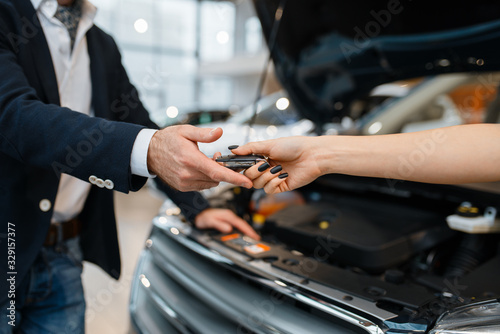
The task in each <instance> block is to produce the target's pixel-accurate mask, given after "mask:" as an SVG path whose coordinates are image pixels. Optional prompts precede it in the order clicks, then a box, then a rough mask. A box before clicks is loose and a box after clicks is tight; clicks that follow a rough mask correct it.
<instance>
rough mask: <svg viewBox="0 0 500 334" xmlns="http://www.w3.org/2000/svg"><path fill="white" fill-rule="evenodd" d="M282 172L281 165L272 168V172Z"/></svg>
mask: <svg viewBox="0 0 500 334" xmlns="http://www.w3.org/2000/svg"><path fill="white" fill-rule="evenodd" d="M279 172H281V165H278V166H276V167H273V168H271V174H276V173H279Z"/></svg>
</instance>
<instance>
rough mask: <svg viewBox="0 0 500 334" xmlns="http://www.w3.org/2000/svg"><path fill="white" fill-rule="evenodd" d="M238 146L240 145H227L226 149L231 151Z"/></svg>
mask: <svg viewBox="0 0 500 334" xmlns="http://www.w3.org/2000/svg"><path fill="white" fill-rule="evenodd" d="M238 147H240V145H231V146H228V147H227V148H228V150H230V151H232V150H235V149H237V148H238Z"/></svg>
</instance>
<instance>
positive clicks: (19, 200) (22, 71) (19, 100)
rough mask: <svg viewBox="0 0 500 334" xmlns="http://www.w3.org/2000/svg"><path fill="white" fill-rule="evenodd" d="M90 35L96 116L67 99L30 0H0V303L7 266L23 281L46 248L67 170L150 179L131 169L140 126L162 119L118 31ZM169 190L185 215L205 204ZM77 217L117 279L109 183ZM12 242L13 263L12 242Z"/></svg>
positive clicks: (86, 239)
mask: <svg viewBox="0 0 500 334" xmlns="http://www.w3.org/2000/svg"><path fill="white" fill-rule="evenodd" d="M87 44H88V52H89V56H90V70H91V78H92V106H93V109H94V112H95V117H88V116H86V115H83V114H81V113H79V112H75V111H72V110H70V109H67V108H62V107H60V105H59V95H58V87H57V81H56V76H55V72H54V68H53V64H52V59H51V55H50V51H49V48H48V45H47V41H46V39H45V36H44V33H43V30H42V28H41V26H40V23H39V21H38V18H37V16H36V13H35V10H34V8H33V6H32V4H31V2H30V1H29V0H0V226H2V227H1V230H0V265H1V268H0V282H1V283H0V305H1V304H2V303H4V302H5V300H6V298H7V293H5V291H7V286H6V285H5V282H6V279H7V276H9V277H10V276H11V275H7V273H8V272H16V273H17V274H16V275H15V276H16V286H18V287H19V286H20V285H21V283H22V282H23V280H25V278H26V273H27V271H28V269H29V268H30V266H31V264H32V263H33V261H34V259H35V258H36V256H37V254H38V252H39V250H40V248H41V247H42V244H43V242H44V239H45V235H46V234H47V231H48V228H49V225H50V219H51V217H52V208H53V205H52V203H54V200H55V197H56V193H57V189H58V183H59V177H60V174H61V173H66V174H69V175H72V176H75V177H77V178H79V179H82V180H85V181H88V179H89V177H90V176H91V175H95V176H96V177H98V178H101V179H103V180H107V179H109V180H111V181H113V183H114V189H115V190H118V191H121V192H124V193H127V192H129V191H136V190H138V189H140V188H141V187H142V186H143V185H144V184H145V182H146V180H147V179H146V178H143V177H139V176H135V175H132V174H131V172H130V154H131V151H132V146H133V143H134V141H135V138H136V136H137V134H138V132H139V131H140V130H141V129H143V128H144V127H149V128H157V126H156V124H154V123H153V122H152V121H151V120H150V118H149V115H148V113H147V111H146V110H145V109H144V107H143V105H142V103H141V101H140V100H139V97H138V93H137V90H136V89H135V88H134V87H133V85H132V84H131V83H130V81H129V79H128V76H127V74H126V72H125V69H124V68H123V66H122V64H121V56H120V53H119V51H118V48H117V46H116V44H115V42H114V40H113V39H112V38H111V37H110V36H109V35H107V34H106V33H104V32H103V31H102V30H100V29H99V28H97V27H96V26H93V27H92V28H91V29H90V30H89V31H88V33H87ZM162 189H164V190H165V191H166V192H167V193H168V195H170V197H171V198H172V200H174V202H176V203H177V204H178V205H180V206H181V209H183V213H184V214H185V215H186V216H187V217H188V218H193V217H194V216H195V215H196V214H197V213H199V212H200V211H201V210H203V209H205V208H207V207H208V204H207V202H206V200H205V199H203V197H202V196H201V195H200V194H199V193H193V192H191V193H180V192H176V191H173V190H172V189H169V188H168V187H162ZM80 218H81V220H82V222H83V231H82V234H81V246H82V249H83V253H84V258H85V260H87V261H91V262H94V263H96V264H97V265H99V266H100V267H102V268H103V269H104V270H105V271H106V272H108V273H109V274H110V275H111V276H112V277H114V278H118V277H119V275H120V256H119V249H118V239H117V233H116V223H115V215H114V209H113V193H112V190H108V189H106V188H98V187H97V186H92V188H91V191H90V194H89V196H88V199H87V201H86V203H85V206H84V209H83V211H82V213H81V215H80ZM9 228H10V229H9ZM13 232H14V233H13ZM9 233H11V234H9ZM14 245H15V252H12V251H11V254H14V253H15V267H13V268H11V267H9V266H10V265H11V264H12V262H8V261H9V260H10V261H11V260H13V258H8V249H9V247H8V246H14ZM10 249H11V250H12V249H13V248H12V247H10ZM8 265H9V266H8Z"/></svg>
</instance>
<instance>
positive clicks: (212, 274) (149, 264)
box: [130, 226, 381, 334]
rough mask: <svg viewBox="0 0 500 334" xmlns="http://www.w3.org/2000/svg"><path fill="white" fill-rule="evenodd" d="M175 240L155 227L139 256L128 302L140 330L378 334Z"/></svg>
mask: <svg viewBox="0 0 500 334" xmlns="http://www.w3.org/2000/svg"><path fill="white" fill-rule="evenodd" d="M178 241H179V240H177V239H176V238H175V237H173V236H172V233H169V232H168V231H167V230H165V229H163V228H159V227H158V226H155V227H154V228H153V230H152V232H151V235H150V239H149V240H148V245H149V247H146V249H145V250H144V251H143V253H142V255H141V258H140V261H139V264H138V267H137V270H136V275H135V278H134V282H133V285H132V294H131V304H130V311H131V318H132V322H133V323H134V325H135V327H136V330H137V331H138V332H140V333H151V334H154V333H176V332H180V333H217V334H222V333H249V334H250V333H301V334H302V333H381V331H379V330H376V331H373V328H372V330H367V329H366V327H365V325H363V323H362V322H360V323H359V325H358V326H355V325H353V324H352V323H348V322H347V321H344V320H341V319H339V318H336V317H332V316H331V314H327V313H325V312H323V311H322V310H320V309H319V308H314V307H311V306H310V305H307V304H305V303H303V302H301V301H300V298H293V297H290V296H289V295H285V294H284V293H281V292H280V291H279V286H277V287H278V288H277V289H271V288H269V287H268V286H266V285H265V284H260V282H259V279H249V277H248V276H247V275H245V274H244V273H243V274H242V272H241V271H236V270H233V269H232V268H231V265H230V261H228V262H226V263H224V262H221V261H214V259H211V258H210V257H207V256H204V255H201V254H199V253H198V252H196V251H194V250H193V249H191V248H189V247H186V246H185V244H182V243H180V242H178ZM190 242H191V243H192V244H195V242H193V241H192V240H190ZM196 245H197V246H196V247H203V246H201V245H199V244H196ZM371 325H373V324H371Z"/></svg>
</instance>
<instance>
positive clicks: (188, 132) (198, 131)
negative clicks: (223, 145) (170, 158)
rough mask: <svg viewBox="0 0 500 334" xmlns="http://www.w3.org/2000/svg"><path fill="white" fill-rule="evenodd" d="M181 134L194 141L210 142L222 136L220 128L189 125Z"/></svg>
mask: <svg viewBox="0 0 500 334" xmlns="http://www.w3.org/2000/svg"><path fill="white" fill-rule="evenodd" d="M183 134H184V137H186V138H187V139H189V140H192V141H195V142H200V143H211V142H214V141H216V140H217V139H219V138H220V137H221V136H222V129H221V128H215V129H210V128H197V127H195V126H189V127H186V128H185V131H184V133H183Z"/></svg>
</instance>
